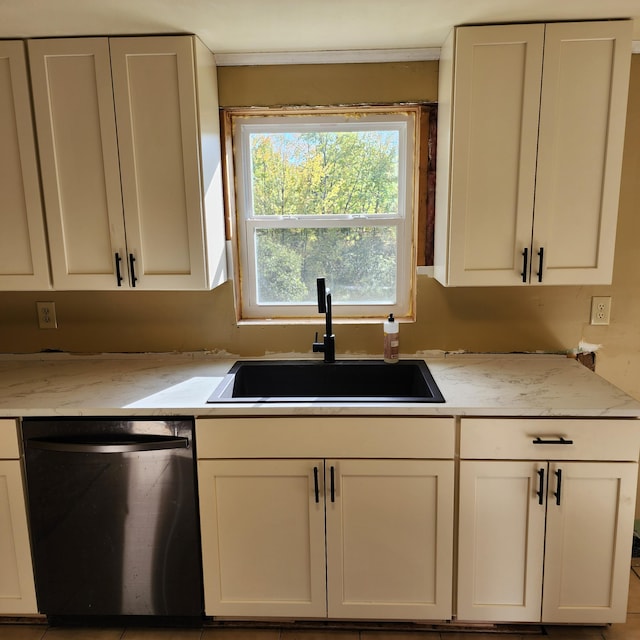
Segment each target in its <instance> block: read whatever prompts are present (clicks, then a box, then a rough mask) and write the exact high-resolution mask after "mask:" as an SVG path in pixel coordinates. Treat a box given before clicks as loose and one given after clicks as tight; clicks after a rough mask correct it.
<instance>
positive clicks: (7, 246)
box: [0, 40, 51, 291]
mask: <svg viewBox="0 0 640 640" xmlns="http://www.w3.org/2000/svg"><path fill="white" fill-rule="evenodd" d="M0 140H1V141H2V143H1V144H0V194H1V196H0V229H1V232H0V290H4V291H11V290H42V289H50V288H51V284H50V282H49V265H48V260H47V245H46V239H45V231H44V219H43V213H42V205H41V199H40V182H39V176H38V162H37V159H36V150H35V140H34V136H33V127H32V117H31V101H30V98H29V81H28V75H27V64H26V55H25V48H24V43H23V42H21V41H11V40H6V41H0Z"/></svg>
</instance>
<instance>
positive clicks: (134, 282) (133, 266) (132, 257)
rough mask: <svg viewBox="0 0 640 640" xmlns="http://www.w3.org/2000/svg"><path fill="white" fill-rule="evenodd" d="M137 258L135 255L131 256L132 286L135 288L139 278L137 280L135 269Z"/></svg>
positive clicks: (131, 254)
mask: <svg viewBox="0 0 640 640" xmlns="http://www.w3.org/2000/svg"><path fill="white" fill-rule="evenodd" d="M135 262H136V258H135V256H134V255H133V253H130V254H129V268H130V271H131V286H132V287H135V286H136V282H137V281H138V278H136V267H135Z"/></svg>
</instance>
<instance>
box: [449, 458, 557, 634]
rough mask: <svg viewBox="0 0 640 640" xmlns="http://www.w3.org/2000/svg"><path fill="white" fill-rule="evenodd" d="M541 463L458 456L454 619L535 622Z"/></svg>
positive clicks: (541, 509) (543, 465) (543, 498)
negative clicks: (460, 459)
mask: <svg viewBox="0 0 640 640" xmlns="http://www.w3.org/2000/svg"><path fill="white" fill-rule="evenodd" d="M546 470H547V463H546V462H535V461H517V462H511V461H470V460H463V461H461V462H460V505H459V509H460V511H459V513H460V520H459V542H458V544H459V546H458V604H457V615H458V620H461V621H494V622H539V621H540V609H541V597H542V567H543V560H544V528H545V502H546V495H545V494H546V475H545V474H546ZM541 471H542V473H540V472H541Z"/></svg>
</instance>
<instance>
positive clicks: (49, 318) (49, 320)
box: [36, 302, 58, 329]
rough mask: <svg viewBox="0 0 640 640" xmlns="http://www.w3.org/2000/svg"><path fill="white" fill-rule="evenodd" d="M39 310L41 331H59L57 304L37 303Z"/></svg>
mask: <svg viewBox="0 0 640 640" xmlns="http://www.w3.org/2000/svg"><path fill="white" fill-rule="evenodd" d="M36 307H37V309H38V326H39V327H40V328H41V329H57V328H58V320H57V318H56V304H55V302H36Z"/></svg>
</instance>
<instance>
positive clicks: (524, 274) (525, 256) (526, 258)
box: [520, 247, 529, 283]
mask: <svg viewBox="0 0 640 640" xmlns="http://www.w3.org/2000/svg"><path fill="white" fill-rule="evenodd" d="M528 263H529V248H528V247H525V248H524V251H523V252H522V273H521V274H520V275H521V276H522V282H525V283H526V281H527V275H528V273H527V265H528Z"/></svg>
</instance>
